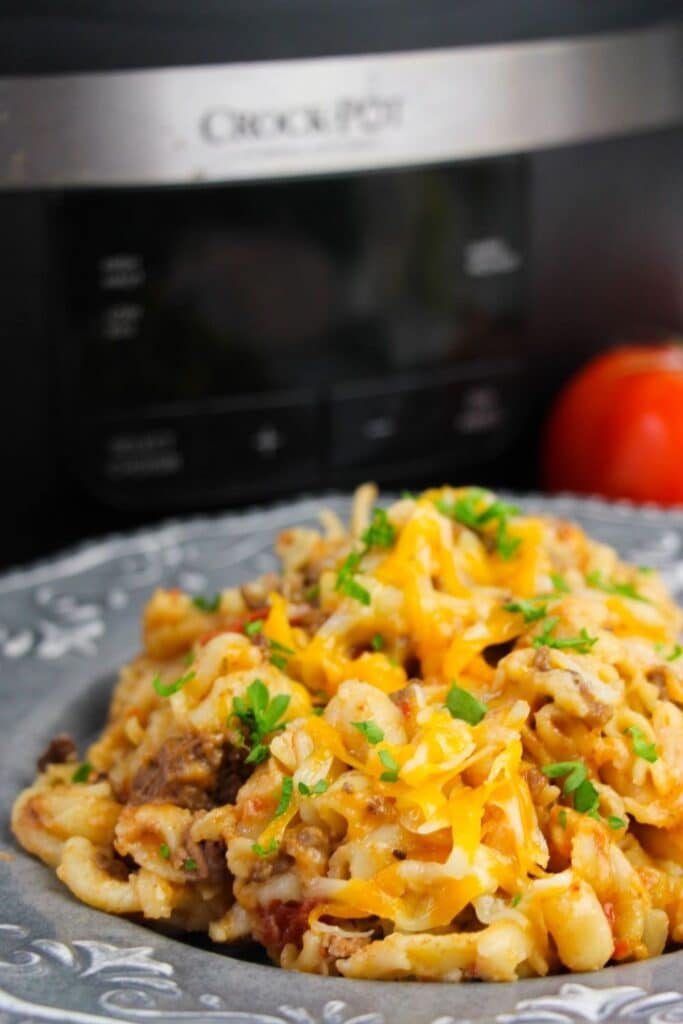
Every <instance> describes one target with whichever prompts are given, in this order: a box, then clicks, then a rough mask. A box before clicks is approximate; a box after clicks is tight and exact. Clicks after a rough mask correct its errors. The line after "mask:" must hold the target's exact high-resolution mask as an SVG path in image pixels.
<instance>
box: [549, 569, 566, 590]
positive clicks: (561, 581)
mask: <svg viewBox="0 0 683 1024" xmlns="http://www.w3.org/2000/svg"><path fill="white" fill-rule="evenodd" d="M550 582H551V583H552V585H553V589H554V590H555V593H556V594H570V593H571V589H570V587H569V584H568V583H567V581H566V579H565V578H564V576H562V574H561V573H559V572H551V573H550Z"/></svg>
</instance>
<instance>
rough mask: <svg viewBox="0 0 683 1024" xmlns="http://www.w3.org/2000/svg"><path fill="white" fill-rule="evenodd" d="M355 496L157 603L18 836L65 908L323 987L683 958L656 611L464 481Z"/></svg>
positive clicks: (677, 698)
mask: <svg viewBox="0 0 683 1024" xmlns="http://www.w3.org/2000/svg"><path fill="white" fill-rule="evenodd" d="M376 497H377V495H376V491H375V489H374V487H373V486H372V485H365V486H364V487H362V488H360V489H359V491H358V492H357V494H356V497H355V501H354V505H353V511H352V516H351V523H350V526H349V528H348V529H346V528H345V527H344V526H343V525H342V524H341V523H340V522H339V521H338V519H337V518H336V517H335V516H334V515H332V514H331V513H325V514H323V516H322V517H321V519H322V523H321V528H320V530H314V529H308V528H306V529H304V528H298V529H289V530H286V531H284V532H283V533H282V534H281V535H280V537H279V538H278V541H277V545H276V548H277V553H278V555H279V557H280V559H281V562H282V572H281V574H279V575H276V574H270V575H268V576H264V577H262V578H260V579H257V580H254V581H253V582H250V583H247V584H244V585H242V586H241V587H238V588H235V589H227V590H224V591H223V592H222V593H221V594H217V595H215V596H203V597H196V596H195V597H193V596H191V595H189V594H186V593H183V592H181V591H179V590H165V591H164V590H158V591H157V592H156V593H155V594H153V595H152V597H151V599H150V601H149V603H148V605H147V607H146V609H145V612H144V622H143V638H144V642H143V652H142V653H141V654H140V655H139V656H138V657H137V658H136V659H135V660H134V661H133V662H131V664H129V665H127V666H126V667H125V668H124V669H123V671H122V673H121V678H120V681H119V683H118V685H117V687H116V690H115V692H114V695H113V699H112V704H111V710H110V715H109V720H108V723H107V725H106V728H105V729H104V732H103V733H102V735H101V737H100V738H99V739H98V740H97V741H96V742H95V743H94V744H93V745H92V746H91V747H90V749H89V750H88V751H87V754H86V757H85V759H84V760H83V761H80V762H79V761H77V759H76V751H75V747H74V745H73V743H72V742H71V741H70V740H69V738H68V737H66V736H60V737H57V738H56V739H55V740H53V741H52V743H51V744H50V746H49V748H48V749H47V751H46V752H45V754H44V755H43V757H42V758H41V760H40V762H39V775H38V777H37V779H36V781H35V783H34V784H33V785H32V786H30V787H29V788H28V789H26V790H24V791H23V792H22V793H21V794H20V795H19V797H18V799H17V801H16V803H15V806H14V810H13V817H12V823H13V828H14V832H15V834H16V836H17V837H18V839H19V841H20V843H21V844H22V845H23V846H24V847H25V848H26V849H27V850H29V851H30V852H31V853H33V854H36V855H37V856H38V857H40V858H42V860H43V861H45V863H46V864H48V865H50V866H51V867H54V868H55V869H56V872H57V875H58V877H59V878H60V879H61V881H62V882H63V883H64V884H65V885H66V886H68V888H69V889H70V890H71V892H72V893H73V894H74V895H75V896H76V897H78V898H79V899H81V900H83V901H84V902H85V903H87V904H90V905H91V906H93V907H97V908H99V909H101V910H105V911H109V912H111V913H114V914H127V915H135V916H136V917H138V918H140V917H141V918H144V919H147V920H150V921H158V922H165V923H166V925H167V926H170V927H172V928H175V929H176V930H180V931H186V930H198V931H208V934H209V935H210V937H211V938H212V939H213V941H214V942H216V943H235V942H244V941H255V942H257V943H260V944H261V945H262V946H263V947H265V949H266V950H267V952H268V954H269V956H270V957H271V958H272V960H273V961H274V962H275V963H276V964H279V965H281V966H282V967H286V968H293V969H296V970H300V971H309V972H315V973H319V974H341V975H344V976H345V977H347V978H383V979H399V978H412V979H420V980H441V981H460V980H462V979H468V978H481V979H486V980H490V981H505V980H514V979H516V978H520V977H528V976H532V975H544V974H547V973H548V972H552V971H558V970H562V969H569V970H572V971H587V970H596V969H598V968H600V967H603V966H604V965H605V964H607V963H608V962H622V961H625V960H639V959H644V958H647V957H652V956H657V955H658V954H660V953H661V952H662V951H663V950H664V949H665V947H666V946H667V944H670V943H678V942H682V941H683V754H682V751H683V656H682V655H683V648H682V647H681V646H680V645H679V642H678V638H679V632H680V629H681V612H680V611H679V609H678V608H677V607H676V606H675V604H674V603H673V602H672V600H671V598H670V597H669V595H668V594H667V592H666V590H665V588H664V586H663V584H662V582H661V580H660V579H659V577H658V575H657V574H656V573H655V572H652V571H650V570H648V569H646V568H642V567H641V568H636V567H634V566H630V565H626V564H624V563H623V562H621V561H620V560H619V559H618V557H617V555H616V553H615V552H614V551H613V550H612V549H611V548H609V547H606V546H604V545H602V544H598V543H595V542H593V541H591V540H589V539H588V537H587V536H586V535H585V534H584V533H583V532H582V530H580V529H579V528H578V527H577V526H575V525H573V524H571V523H569V522H566V521H564V520H561V519H556V518H551V517H540V516H525V515H522V514H521V513H520V512H519V510H518V509H516V508H513V507H512V506H511V505H509V504H507V503H506V502H504V501H502V500H500V499H498V498H497V497H496V496H495V495H493V494H491V493H490V492H488V491H484V490H480V489H478V488H460V489H455V488H451V487H444V488H441V489H438V490H429V491H426V492H424V493H423V494H421V495H419V496H413V495H407V496H404V497H403V498H401V500H399V501H396V502H395V503H394V504H392V505H391V506H390V507H388V508H382V507H380V506H377V505H376V504H375V501H376Z"/></svg>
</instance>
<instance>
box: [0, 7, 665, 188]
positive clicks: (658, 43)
mask: <svg viewBox="0 0 683 1024" xmlns="http://www.w3.org/2000/svg"><path fill="white" fill-rule="evenodd" d="M681 119H683V26H681V25H673V24H668V25H660V26H657V27H655V28H649V29H646V30H638V31H632V32H623V33H613V34H603V35H596V36H584V37H576V38H566V39H557V40H546V41H542V42H532V43H511V44H502V45H496V46H477V47H465V48H454V49H436V50H424V51H419V52H411V53H398V54H389V55H386V54H383V55H375V56H372V55H371V56H360V57H357V56H353V57H334V58H315V59H307V60H293V61H268V62H261V63H253V64H229V65H207V66H201V67H188V68H169V69H166V68H164V69H157V70H145V71H134V72H121V73H93V74H90V73H88V74H78V75H65V76H54V77H51V76H46V77H36V78H13V79H12V78H10V79H0V186H2V187H10V188H24V187H41V188H42V187H48V188H50V187H63V186H82V185H88V186H122V185H173V184H190V183H200V182H220V181H233V180H240V179H254V178H279V177H288V176H299V175H308V174H320V173H329V172H339V171H354V170H361V169H375V168H383V167H396V166H402V165H416V164H427V163H433V162H439V161H444V160H451V159H462V158H468V157H479V156H486V155H494V154H498V153H509V152H516V151H523V150H530V149H536V148H540V147H547V146H555V145H561V144H565V143H571V142H578V141H582V140H588V139H593V138H600V137H603V136H609V135H614V134H620V133H624V132H631V131H635V130H640V129H648V128H656V127H660V126H665V125H670V124H673V123H676V122H677V121H679V120H681Z"/></svg>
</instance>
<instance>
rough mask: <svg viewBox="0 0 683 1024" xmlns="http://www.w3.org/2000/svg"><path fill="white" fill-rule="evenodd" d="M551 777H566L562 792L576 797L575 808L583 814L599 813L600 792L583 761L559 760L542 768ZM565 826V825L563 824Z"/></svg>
mask: <svg viewBox="0 0 683 1024" xmlns="http://www.w3.org/2000/svg"><path fill="white" fill-rule="evenodd" d="M541 771H542V772H543V774H544V775H547V776H548V778H550V779H560V778H564V785H563V786H562V793H563V795H564V796H572V795H573V797H574V809H575V810H577V811H580V812H581V814H588V815H590V816H591V817H596V816H597V813H598V805H599V799H600V798H599V794H598V791H597V789H596V788H595V786H594V785H593V783H592V782H591V781H590V780H589V778H588V770H587V768H586V766H585V764H584V763H583V761H557V762H556V763H555V764H546V765H544V766H543V767H542V768H541ZM563 827H564V826H563Z"/></svg>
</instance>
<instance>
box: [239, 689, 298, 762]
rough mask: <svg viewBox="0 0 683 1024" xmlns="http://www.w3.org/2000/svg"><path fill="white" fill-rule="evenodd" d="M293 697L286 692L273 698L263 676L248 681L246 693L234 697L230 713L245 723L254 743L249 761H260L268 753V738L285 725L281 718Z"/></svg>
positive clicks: (243, 724) (247, 760) (249, 738)
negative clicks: (266, 741) (250, 681)
mask: <svg viewBox="0 0 683 1024" xmlns="http://www.w3.org/2000/svg"><path fill="white" fill-rule="evenodd" d="M290 700H291V697H290V695H289V694H284V693H279V694H277V696H275V697H273V699H272V700H271V699H270V694H269V693H268V687H267V686H266V685H265V683H264V682H263V681H262V680H261V679H254V681H253V682H252V683H250V684H249V686H248V687H247V692H246V696H245V697H234V698H233V702H232V715H231V717H232V718H236V719H238V721H239V722H240V723H241V725H242V726H244V728H245V729H246V731H247V737H248V740H249V742H250V743H251V750H250V752H249V755H248V756H247V758H246V763H247V764H260V763H261V762H262V761H265V760H266V758H267V757H268V756H269V753H270V752H269V750H268V746H267V744H266V743H265V739H266V737H267V736H269V735H272V733H276V732H281V731H282V730H283V729H284V727H285V723H284V722H282V721H280V720H281V718H282V716H283V715H284V714H285V712H286V710H287V708H288V707H289V702H290Z"/></svg>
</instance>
